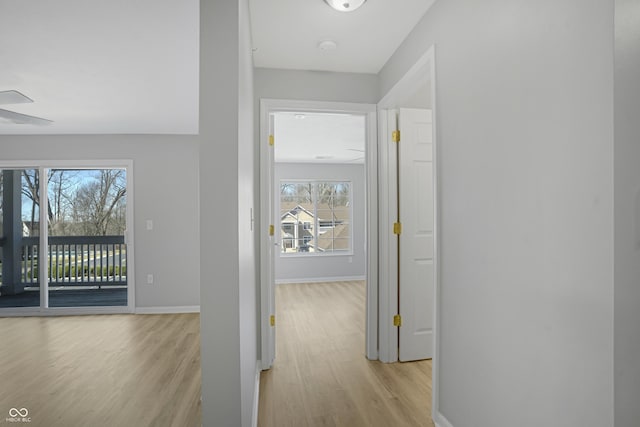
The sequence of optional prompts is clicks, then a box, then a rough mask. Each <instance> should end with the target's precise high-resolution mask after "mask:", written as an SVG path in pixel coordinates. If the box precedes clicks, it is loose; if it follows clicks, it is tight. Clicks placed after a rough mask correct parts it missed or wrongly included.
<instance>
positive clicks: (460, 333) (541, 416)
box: [380, 0, 637, 427]
mask: <svg viewBox="0 0 640 427" xmlns="http://www.w3.org/2000/svg"><path fill="white" fill-rule="evenodd" d="M433 44H435V45H436V55H435V56H436V79H437V81H436V85H437V86H436V91H437V92H436V93H437V100H436V102H437V105H436V116H437V131H438V135H439V141H438V143H439V159H438V161H439V169H440V183H441V184H440V191H441V193H440V218H441V223H440V227H441V234H440V236H441V271H440V274H441V276H440V278H441V301H440V318H439V322H440V347H439V353H438V356H439V366H440V371H439V373H440V382H439V387H438V390H437V393H438V394H437V399H438V401H439V411H440V414H441V415H443V416H444V417H445V418H446V419H448V421H449V422H450V424H451V425H452V426H454V427H468V426H492V427H501V426H504V427H510V426H520V427H527V426H540V425H553V426H581V427H588V426H593V427H600V426H611V425H612V423H613V400H612V397H613V375H612V365H613V342H612V331H613V285H612V281H613V209H612V206H613V156H612V151H613V136H612V135H613V120H612V111H613V105H612V100H613V96H612V87H613V69H612V63H613V1H602V0H564V1H562V2H558V1H556V0H541V1H536V2H531V1H528V0H527V1H525V0H486V1H482V2H478V1H474V0H447V1H439V2H436V3H435V4H434V6H433V7H432V9H431V10H430V11H429V12H427V14H426V15H425V17H424V18H423V19H422V20H421V21H420V22H419V24H418V25H417V26H416V28H415V29H414V30H413V31H412V33H411V34H410V35H409V36H408V38H407V39H406V40H405V42H404V43H403V44H402V46H401V47H400V48H399V49H398V50H397V52H396V53H395V54H394V55H393V57H392V58H391V59H390V61H389V62H388V63H387V64H386V65H385V67H384V68H383V70H382V71H381V73H380V93H381V94H382V95H384V94H385V93H386V92H387V91H388V90H389V89H390V88H391V87H392V86H393V84H395V82H397V81H398V79H399V78H400V77H401V76H402V75H403V74H404V73H405V72H406V71H407V70H408V69H409V67H410V66H411V65H412V64H413V63H415V62H416V61H417V60H418V58H419V57H420V56H421V55H422V54H423V53H424V52H425V51H426V49H427V48H428V47H429V46H431V45H433ZM636 111H637V110H636ZM636 277H637V276H636ZM636 319H637V317H636ZM636 331H637V328H636ZM636 397H637V394H636ZM440 421H442V419H440Z"/></svg>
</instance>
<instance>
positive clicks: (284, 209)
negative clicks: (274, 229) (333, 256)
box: [280, 202, 351, 253]
mask: <svg viewBox="0 0 640 427" xmlns="http://www.w3.org/2000/svg"><path fill="white" fill-rule="evenodd" d="M317 211H318V215H317V217H316V215H315V214H314V213H313V207H312V206H303V205H302V204H296V203H295V202H284V203H283V204H282V205H281V206H280V212H281V215H280V237H281V242H282V252H283V253H294V252H327V251H329V252H332V251H343V250H344V251H346V250H349V249H351V243H350V242H351V234H350V229H349V212H350V211H349V208H348V207H344V206H339V207H333V208H332V207H330V206H329V205H326V204H319V205H318V210H317ZM316 228H317V235H316ZM316 237H317V238H316Z"/></svg>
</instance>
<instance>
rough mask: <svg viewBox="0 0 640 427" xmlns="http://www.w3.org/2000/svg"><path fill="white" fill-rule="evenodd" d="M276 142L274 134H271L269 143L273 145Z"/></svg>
mask: <svg viewBox="0 0 640 427" xmlns="http://www.w3.org/2000/svg"><path fill="white" fill-rule="evenodd" d="M274 143H275V139H274V138H273V135H269V145H271V146H272V147H273V144H274Z"/></svg>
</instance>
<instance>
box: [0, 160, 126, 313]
mask: <svg viewBox="0 0 640 427" xmlns="http://www.w3.org/2000/svg"><path fill="white" fill-rule="evenodd" d="M28 163H29V162H24V163H23V164H15V163H8V162H3V163H2V164H0V175H1V178H0V193H1V194H0V198H1V199H2V203H0V217H1V220H0V222H2V231H1V233H2V234H1V235H0V255H1V257H0V266H1V271H2V273H1V275H0V314H1V315H29V314H93V313H126V312H131V311H132V308H133V307H134V301H133V296H134V283H133V244H132V243H133V242H132V241H131V239H130V238H129V236H130V233H131V229H132V224H133V207H132V197H131V195H132V189H133V185H132V179H131V176H132V175H131V168H132V165H131V162H130V161H114V162H96V161H93V162H89V161H86V162H72V161H68V162H51V163H40V162H38V163H37V164H35V163H33V164H28Z"/></svg>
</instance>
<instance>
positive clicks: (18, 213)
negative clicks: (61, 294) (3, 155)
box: [0, 169, 40, 309]
mask: <svg viewBox="0 0 640 427" xmlns="http://www.w3.org/2000/svg"><path fill="white" fill-rule="evenodd" d="M39 230H40V182H39V172H38V170H37V169H0V309H2V308H10V307H39V306H40V280H39V278H38V261H39V256H38V255H39V252H40V251H39V246H40V238H39V235H40V233H39Z"/></svg>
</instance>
